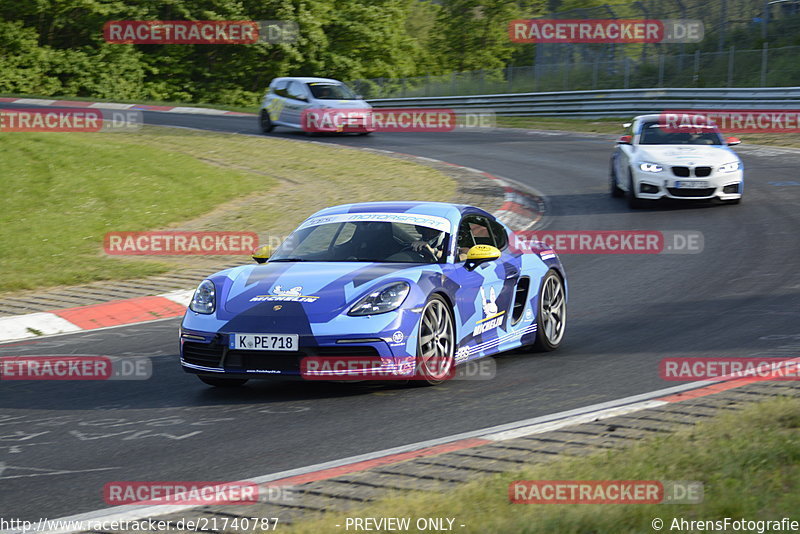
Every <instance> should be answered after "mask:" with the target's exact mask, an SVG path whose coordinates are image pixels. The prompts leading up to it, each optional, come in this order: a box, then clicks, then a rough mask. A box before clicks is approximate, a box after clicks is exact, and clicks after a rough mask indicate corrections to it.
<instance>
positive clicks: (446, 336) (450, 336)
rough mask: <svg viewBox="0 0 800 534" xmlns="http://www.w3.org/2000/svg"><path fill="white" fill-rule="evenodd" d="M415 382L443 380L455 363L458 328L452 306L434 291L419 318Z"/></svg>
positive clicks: (427, 382) (438, 381)
mask: <svg viewBox="0 0 800 534" xmlns="http://www.w3.org/2000/svg"><path fill="white" fill-rule="evenodd" d="M419 321H420V322H419V334H418V335H417V361H416V376H415V378H416V380H413V382H414V384H415V385H422V386H425V385H431V386H434V385H436V384H441V383H442V382H444V381H445V380H447V379H448V378H449V377H450V375H451V373H452V372H453V367H454V366H455V364H456V362H455V328H454V326H453V314H452V312H451V311H450V306H448V305H447V302H445V300H444V299H443V298H442V297H441V296H439V295H432V296H431V298H430V299H428V302H427V303H426V304H425V307H424V308H423V309H422V315H421V317H420V320H419Z"/></svg>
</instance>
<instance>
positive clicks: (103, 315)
mask: <svg viewBox="0 0 800 534" xmlns="http://www.w3.org/2000/svg"><path fill="white" fill-rule="evenodd" d="M193 293H194V290H191V289H189V290H180V291H170V292H169V293H162V294H161V295H155V296H152V297H138V298H132V299H124V300H113V301H111V302H104V303H101V304H90V305H88V306H78V307H75V308H65V309H63V310H52V311H48V312H37V313H28V314H25V315H15V316H12V317H2V318H0V341H10V340H17V339H27V338H31V337H39V336H43V335H52V334H66V333H70V332H81V331H83V330H95V329H98V328H108V327H110V326H122V325H128V324H135V323H143V322H148V321H154V320H158V319H166V318H169V317H179V316H181V315H183V314H184V312H185V311H186V307H187V306H188V305H189V302H190V301H191V299H192V294H193Z"/></svg>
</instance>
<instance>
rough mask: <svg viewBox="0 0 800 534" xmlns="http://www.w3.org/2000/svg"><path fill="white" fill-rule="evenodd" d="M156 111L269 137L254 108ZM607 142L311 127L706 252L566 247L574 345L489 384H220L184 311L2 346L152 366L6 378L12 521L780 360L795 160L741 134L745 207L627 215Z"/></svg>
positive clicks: (794, 240)
mask: <svg viewBox="0 0 800 534" xmlns="http://www.w3.org/2000/svg"><path fill="white" fill-rule="evenodd" d="M144 116H145V120H146V122H147V123H150V124H161V125H171V126H184V127H193V128H202V129H211V130H215V131H221V132H230V133H246V134H257V133H258V131H257V125H256V120H255V119H254V118H251V117H215V116H205V115H181V114H174V113H153V112H145V113H144ZM274 135H275V136H277V137H279V138H289V139H298V140H303V139H306V138H305V137H304V136H302V135H301V134H299V133H294V132H280V131H278V132H277V133H275V134H274ZM609 139H610V138H601V137H592V136H586V135H580V134H566V133H535V132H529V133H528V132H525V131H522V130H499V129H498V130H492V131H461V132H451V133H438V134H419V133H415V134H375V135H372V136H369V137H356V136H348V137H336V136H320V137H315V138H313V140H315V141H319V142H324V143H331V144H341V145H350V146H366V147H372V148H380V149H386V150H394V151H399V152H404V153H409V154H416V155H420V156H427V157H432V158H437V159H441V160H444V161H448V162H451V163H457V164H461V165H466V166H470V167H475V168H477V169H480V170H483V171H487V172H490V173H493V174H496V175H500V176H504V177H508V178H512V179H514V180H516V181H518V182H521V183H523V184H528V185H531V186H534V187H535V188H536V189H538V190H539V191H540V192H541V193H543V194H544V195H545V196H546V199H547V216H546V218H545V220H544V228H546V229H547V230H659V231H668V230H694V231H700V232H702V233H703V236H704V250H703V251H702V252H701V253H698V254H658V255H641V254H639V255H637V254H625V255H622V254H619V255H585V254H583V255H563V256H562V260H563V262H564V264H565V266H566V269H567V272H568V276H569V285H570V302H569V314H568V325H567V334H566V339H565V342H564V344H563V346H562V348H561V350H559V351H557V352H554V353H547V354H541V353H526V352H514V353H510V354H506V355H502V356H500V357H497V358H495V360H496V363H497V375H496V377H495V378H494V379H492V380H487V381H452V382H449V383H445V384H443V385H441V386H439V387H435V388H403V387H397V386H392V385H390V386H381V385H373V384H326V383H314V382H310V383H303V382H281V383H272V382H251V383H250V384H248V386H247V387H245V388H242V389H240V390H236V391H219V390H214V389H212V388H209V387H206V386H205V385H203V384H201V383H200V382H199V381H198V380H197V379H196V378H194V377H192V376H189V375H186V374H184V373H183V372H182V371H181V369H180V367H179V365H178V354H177V329H178V324H179V319H168V320H163V321H159V322H154V323H148V324H140V325H135V326H129V327H121V328H114V329H109V330H101V331H95V332H86V333H78V334H72V335H63V336H57V337H50V338H45V339H40V340H30V341H24V342H16V343H6V344H0V356H23V355H49V354H53V355H55V354H94V355H123V356H125V355H127V356H134V355H142V356H149V357H151V358H152V361H153V364H154V369H153V371H154V372H153V377H152V379H150V380H146V381H139V382H134V381H130V382H57V381H51V382H3V383H2V386H0V392H2V393H1V394H0V517H5V518H9V517H10V518H19V519H28V520H36V519H38V518H40V517H49V518H53V517H60V516H66V515H72V514H76V513H80V512H86V511H90V510H94V509H98V508H103V507H105V506H106V505H105V504H104V502H103V500H102V488H103V485H104V484H106V483H107V482H110V481H120V480H220V481H221V480H237V479H241V478H247V477H252V476H257V475H264V474H268V473H272V472H277V471H282V470H286V469H290V468H296V467H301V466H306V465H310V464H315V463H319V462H323V461H328V460H334V459H338V458H342V457H346V456H352V455H357V454H361V453H367V452H371V451H375V450H379V449H385V448H389V447H394V446H400V445H404V444H408V443H413V442H418V441H422V440H426V439H433V438H438V437H442V436H446V435H450V434H455V433H459V432H464V431H469V430H476V429H480V428H484V427H489V426H493V425H498V424H501V423H506V422H511V421H515V420H519V419H524V418H530V417H535V416H540V415H546V414H551V413H554V412H559V411H564V410H568V409H572V408H578V407H582V406H586V405H590V404H595V403H599V402H603V401H610V400H614V399H618V398H621V397H626V396H630V395H634V394H639V393H645V392H648V391H653V390H657V389H661V388H665V387H668V386H671V385H675V384H676V383H675V382H665V381H663V380H661V379H660V378H659V373H658V364H659V361H660V360H661V359H662V358H665V357H681V356H706V357H712V356H719V357H730V356H748V355H771V354H776V352H775V351H776V349H777V347H779V346H780V345H782V344H784V343H785V342H786V341H785V340H787V339H791V338H792V337H794V338H795V339H797V338H798V337H800V269H798V265H800V244H799V243H800V240H798V229H800V209H798V206H799V205H800V186H792V185H785V184H786V183H787V182H789V183H790V182H792V181H794V180H795V179H796V173H797V168H798V162H800V154H792V153H789V152H783V151H780V150H772V149H769V148H759V147H749V148H748V147H747V145H746V144H745V145H743V147H742V148H741V150H740V154H741V155H742V158H743V161H744V164H745V167H746V188H745V197H744V200H743V202H742V204H741V205H738V206H722V205H709V204H686V203H678V204H669V205H662V206H658V207H656V208H654V209H649V210H640V211H631V210H629V209H628V207H627V205H626V204H625V202H624V201H623V200H620V199H612V198H611V197H610V196H609V195H608V192H607V169H608V158H609V156H610V154H611V150H612V143H611V141H610V140H609ZM746 141H747V139H746V136H745V143H746ZM398 179H402V177H398ZM781 183H783V184H784V185H774V184H781ZM795 183H797V182H795ZM292 209H294V210H301V211H302V209H303V207H302V206H293V207H292Z"/></svg>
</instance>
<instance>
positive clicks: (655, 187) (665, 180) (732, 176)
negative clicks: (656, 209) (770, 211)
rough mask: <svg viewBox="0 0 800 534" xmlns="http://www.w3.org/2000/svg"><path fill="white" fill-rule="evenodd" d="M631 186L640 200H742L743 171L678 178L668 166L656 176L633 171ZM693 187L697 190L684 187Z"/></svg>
mask: <svg viewBox="0 0 800 534" xmlns="http://www.w3.org/2000/svg"><path fill="white" fill-rule="evenodd" d="M633 184H634V187H635V188H636V196H637V197H639V198H642V199H652V200H657V199H661V198H673V199H680V200H687V199H690V200H691V199H693V200H705V199H712V198H718V199H720V200H734V199H737V198H741V197H742V193H743V191H744V172H743V171H741V170H738V171H735V172H728V173H719V172H713V173H712V174H710V175H709V176H704V177H694V176H691V177H680V176H674V175H673V174H672V172H670V168H669V167H666V168H665V170H663V171H661V172H657V173H650V172H645V171H642V170H636V171H634V173H633ZM695 184H698V185H700V187H686V186H687V185H695Z"/></svg>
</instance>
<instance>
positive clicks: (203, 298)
mask: <svg viewBox="0 0 800 534" xmlns="http://www.w3.org/2000/svg"><path fill="white" fill-rule="evenodd" d="M216 307H217V291H216V288H214V282H212V281H211V280H203V281H202V282H200V285H199V286H197V289H196V290H195V292H194V296H193V297H192V302H191V303H190V304H189V309H190V310H192V311H193V312H196V313H205V314H209V313H214V310H215V309H216Z"/></svg>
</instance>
